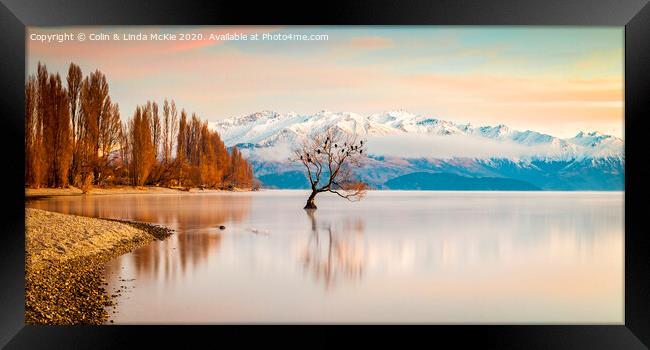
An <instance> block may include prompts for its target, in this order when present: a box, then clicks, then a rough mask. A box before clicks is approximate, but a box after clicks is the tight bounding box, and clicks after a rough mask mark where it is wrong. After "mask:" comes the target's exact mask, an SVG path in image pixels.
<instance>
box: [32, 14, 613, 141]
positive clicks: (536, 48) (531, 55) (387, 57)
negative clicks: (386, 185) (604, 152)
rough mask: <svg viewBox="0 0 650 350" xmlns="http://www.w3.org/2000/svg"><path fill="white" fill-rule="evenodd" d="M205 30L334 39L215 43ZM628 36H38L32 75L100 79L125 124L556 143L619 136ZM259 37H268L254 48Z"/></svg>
mask: <svg viewBox="0 0 650 350" xmlns="http://www.w3.org/2000/svg"><path fill="white" fill-rule="evenodd" d="M64 32H67V33H75V34H77V33H85V34H87V35H89V34H91V33H108V34H110V35H112V34H115V33H117V34H119V35H120V36H121V35H122V34H123V33H139V32H143V33H156V32H160V33H177V34H178V33H202V34H203V36H204V37H205V38H206V39H205V40H202V41H191V42H188V41H90V40H86V41H83V42H79V41H76V40H75V41H66V42H63V43H60V42H52V43H47V42H40V41H34V40H30V35H31V34H32V33H35V34H52V33H64ZM210 33H215V34H224V33H233V34H234V33H245V34H248V35H250V34H253V33H258V34H262V33H299V34H308V35H310V34H326V35H327V37H328V38H327V40H320V41H280V40H257V41H252V40H240V41H232V40H231V41H227V40H222V41H218V40H217V41H213V40H207V37H208V35H209V34H210ZM623 33H624V32H623V27H482V26H476V27H441V26H414V27H409V26H402V27H388V26H349V27H341V26H337V27H331V26H325V27H258V26H255V27H251V26H248V27H212V26H211V27H179V26H174V27H163V28H159V27H56V28H41V27H31V28H29V29H28V34H27V68H28V69H27V72H28V74H33V73H34V71H35V70H36V65H37V63H38V62H39V61H40V62H43V63H45V64H46V65H47V67H48V70H49V71H51V72H56V71H58V72H60V73H61V75H62V76H65V74H66V72H67V67H68V65H69V64H70V62H75V63H77V64H79V65H80V66H81V68H82V70H83V72H84V74H87V73H89V72H91V71H93V70H95V69H99V70H101V71H102V72H103V73H104V74H106V76H107V78H108V80H109V85H110V94H111V98H112V99H113V100H114V101H117V102H118V103H119V104H120V110H121V112H122V118H123V119H126V118H128V117H130V116H131V114H132V113H133V111H134V110H135V106H136V105H138V104H143V103H145V102H146V101H147V100H155V101H159V102H160V101H162V100H163V99H164V98H165V97H167V98H170V99H171V98H173V99H175V100H176V103H177V105H178V106H179V107H182V108H185V109H186V110H188V111H190V112H196V113H197V114H198V115H199V116H200V117H202V118H204V119H208V120H211V121H215V120H218V119H222V118H228V117H232V116H238V115H244V114H250V113H254V112H257V111H262V110H273V111H277V112H298V113H305V114H311V113H315V112H318V111H321V110H331V111H350V112H356V113H360V114H371V113H377V112H382V111H388V110H396V109H404V110H407V111H409V112H413V113H417V114H422V115H427V116H433V117H436V118H441V119H445V120H451V121H454V122H459V123H466V122H471V123H472V124H474V125H496V124H506V125H509V126H511V127H513V128H515V129H520V130H527V129H531V130H536V131H541V132H546V133H550V134H552V135H555V136H560V137H571V136H574V135H575V134H576V133H577V132H578V131H580V130H584V131H594V130H597V131H601V132H603V133H608V134H613V135H616V136H618V137H622V136H623V122H624V117H623V115H624V114H623V62H624V60H623V57H624V56H623V53H624V44H623V42H624V41H623V39H624V37H623ZM260 38H261V37H260Z"/></svg>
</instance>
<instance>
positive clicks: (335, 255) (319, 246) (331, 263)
mask: <svg viewBox="0 0 650 350" xmlns="http://www.w3.org/2000/svg"><path fill="white" fill-rule="evenodd" d="M305 211H306V212H307V216H308V217H309V220H310V223H311V233H310V236H309V239H308V241H307V246H306V247H305V249H304V252H303V254H302V256H301V265H302V267H303V268H304V269H305V270H306V271H308V272H309V273H310V274H311V275H312V276H313V277H314V279H316V281H320V282H322V283H324V285H325V289H330V288H332V287H334V286H335V285H336V283H338V282H339V281H355V280H360V279H361V277H362V276H363V265H364V260H365V258H366V249H365V245H364V242H363V232H364V228H365V224H364V222H363V221H362V220H361V219H358V218H357V219H355V220H352V219H350V218H346V219H344V220H343V221H342V224H341V227H338V228H336V227H335V226H334V225H333V224H332V222H331V221H325V220H322V221H319V220H318V219H317V218H316V213H315V210H305Z"/></svg>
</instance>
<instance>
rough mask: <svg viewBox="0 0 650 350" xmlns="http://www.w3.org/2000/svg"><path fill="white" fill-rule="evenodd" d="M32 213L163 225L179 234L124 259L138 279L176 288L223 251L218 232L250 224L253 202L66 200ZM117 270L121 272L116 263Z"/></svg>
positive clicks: (217, 198) (218, 198)
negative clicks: (180, 278) (183, 278)
mask: <svg viewBox="0 0 650 350" xmlns="http://www.w3.org/2000/svg"><path fill="white" fill-rule="evenodd" d="M29 207H32V208H38V209H44V210H50V211H56V212H60V213H63V214H73V215H82V216H88V217H100V218H112V219H126V220H135V221H142V222H148V223H154V224H162V225H165V226H167V227H170V228H172V229H174V230H175V231H176V232H175V234H173V235H172V236H170V237H169V238H168V239H166V240H165V241H162V242H155V243H152V244H150V245H147V246H144V247H141V248H139V249H137V251H136V253H135V254H129V255H125V256H123V257H121V258H122V259H131V263H132V264H133V266H134V270H135V272H136V275H135V276H134V277H136V278H138V279H140V278H148V279H158V278H160V279H161V280H165V281H167V282H173V279H174V278H175V277H176V276H177V274H180V275H183V274H184V273H185V272H187V270H191V269H195V268H197V267H198V266H199V265H200V264H201V263H203V262H205V261H206V260H207V258H208V256H210V254H212V253H214V252H216V251H217V250H218V249H219V246H220V244H221V239H222V234H221V232H220V230H219V228H218V227H219V226H220V225H229V223H235V222H241V221H242V220H245V219H246V218H247V217H248V216H249V215H250V210H251V209H250V207H251V198H250V197H249V196H229V195H220V194H215V195H210V194H207V195H191V194H182V195H174V194H164V195H155V194H145V195H112V196H101V195H96V196H82V197H78V196H70V197H64V196H61V197H59V198H52V199H48V200H39V201H33V202H30V203H29ZM112 265H113V267H115V266H120V264H119V263H117V262H116V261H115V262H113V264H112ZM109 268H111V267H110V266H109Z"/></svg>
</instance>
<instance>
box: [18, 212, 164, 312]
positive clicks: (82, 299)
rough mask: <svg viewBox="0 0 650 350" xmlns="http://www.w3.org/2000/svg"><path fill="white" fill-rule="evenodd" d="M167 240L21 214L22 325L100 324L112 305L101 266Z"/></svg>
mask: <svg viewBox="0 0 650 350" xmlns="http://www.w3.org/2000/svg"><path fill="white" fill-rule="evenodd" d="M170 234H171V230H168V229H166V228H163V227H159V226H155V225H150V224H145V223H134V222H126V221H119V220H107V219H96V218H87V217H82V216H75V215H65V214H59V213H53V212H48V211H44V210H39V209H25V253H26V254H25V322H26V323H27V324H102V323H104V322H105V321H106V320H107V319H108V312H107V311H106V309H105V308H106V306H109V305H111V304H112V302H111V298H110V296H109V295H108V294H107V293H106V291H105V290H104V288H103V285H104V283H105V281H104V280H103V277H102V272H103V266H104V264H106V263H107V262H108V261H110V260H111V259H113V258H115V257H117V256H119V255H122V254H124V253H127V252H129V251H132V250H134V249H135V248H138V247H140V246H143V245H146V244H148V243H150V242H151V241H153V240H155V239H164V238H165V237H167V236H169V235H170Z"/></svg>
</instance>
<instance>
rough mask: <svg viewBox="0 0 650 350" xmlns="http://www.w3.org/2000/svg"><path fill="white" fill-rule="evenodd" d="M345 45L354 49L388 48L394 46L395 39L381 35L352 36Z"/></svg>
mask: <svg viewBox="0 0 650 350" xmlns="http://www.w3.org/2000/svg"><path fill="white" fill-rule="evenodd" d="M345 46H346V47H350V48H354V49H366V50H377V49H387V48H391V47H393V41H392V40H391V39H388V38H385V37H381V36H365V37H357V38H352V39H350V40H349V41H348V42H347V43H346V45H345Z"/></svg>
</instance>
